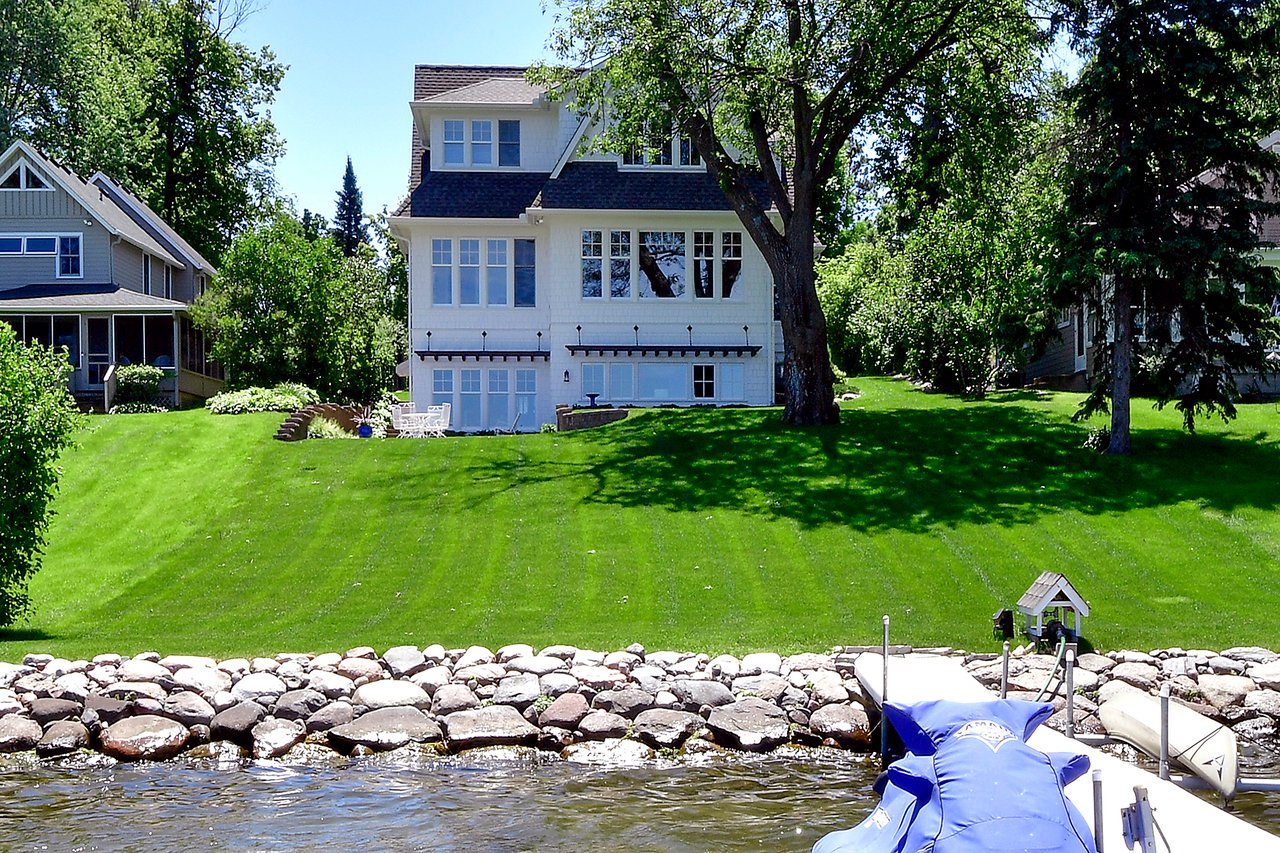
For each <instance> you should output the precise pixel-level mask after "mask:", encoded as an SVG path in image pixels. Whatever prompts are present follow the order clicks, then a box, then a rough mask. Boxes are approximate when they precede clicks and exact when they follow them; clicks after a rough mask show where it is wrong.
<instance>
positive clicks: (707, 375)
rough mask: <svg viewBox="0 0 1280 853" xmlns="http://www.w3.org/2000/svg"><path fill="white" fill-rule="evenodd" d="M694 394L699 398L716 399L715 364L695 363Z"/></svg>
mask: <svg viewBox="0 0 1280 853" xmlns="http://www.w3.org/2000/svg"><path fill="white" fill-rule="evenodd" d="M693 396H694V398H695V399H698V400H714V399H715V396H716V366H715V365H714V364H695V365H694V366H693Z"/></svg>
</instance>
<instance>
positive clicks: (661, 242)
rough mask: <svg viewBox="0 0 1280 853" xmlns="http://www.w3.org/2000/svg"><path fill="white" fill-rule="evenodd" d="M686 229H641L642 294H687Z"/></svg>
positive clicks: (658, 295) (676, 296)
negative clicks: (685, 268)
mask: <svg viewBox="0 0 1280 853" xmlns="http://www.w3.org/2000/svg"><path fill="white" fill-rule="evenodd" d="M684 287H685V270H684V232H683V231H641V232H640V297H641V298H642V299H643V298H647V297H657V298H659V299H676V298H679V297H681V296H683V295H684Z"/></svg>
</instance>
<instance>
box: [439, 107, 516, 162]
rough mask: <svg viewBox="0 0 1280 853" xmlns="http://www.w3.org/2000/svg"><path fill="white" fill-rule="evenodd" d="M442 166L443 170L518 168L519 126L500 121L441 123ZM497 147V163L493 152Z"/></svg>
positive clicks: (454, 121)
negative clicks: (445, 167) (495, 134)
mask: <svg viewBox="0 0 1280 853" xmlns="http://www.w3.org/2000/svg"><path fill="white" fill-rule="evenodd" d="M443 124H444V126H443V130H444V138H443V145H444V164H445V165H446V166H464V167H465V166H475V167H478V168H490V167H492V166H495V165H496V166H504V167H515V166H519V165H520V122H519V120H517V119H503V120H501V121H498V122H496V124H497V126H498V128H497V136H496V137H495V136H494V124H495V122H494V120H493V119H467V120H464V119H452V118H450V119H445V120H444V123H443ZM495 146H496V147H497V159H496V160H495V159H494V148H495Z"/></svg>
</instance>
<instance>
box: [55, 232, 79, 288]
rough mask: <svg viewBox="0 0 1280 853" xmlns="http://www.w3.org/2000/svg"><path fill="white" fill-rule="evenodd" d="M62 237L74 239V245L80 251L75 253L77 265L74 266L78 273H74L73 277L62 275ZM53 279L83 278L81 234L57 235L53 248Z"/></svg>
mask: <svg viewBox="0 0 1280 853" xmlns="http://www.w3.org/2000/svg"><path fill="white" fill-rule="evenodd" d="M64 237H75V238H76V245H77V246H79V247H80V251H78V252H77V253H76V256H77V259H78V261H79V263H78V264H76V266H77V268H78V269H79V270H80V272H78V273H76V274H75V275H63V274H62V239H63V238H64ZM53 277H54V278H60V279H64V280H65V279H81V278H84V234H83V233H76V234H59V235H58V244H57V246H56V247H55V251H54V253H53Z"/></svg>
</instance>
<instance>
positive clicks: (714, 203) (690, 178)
mask: <svg viewBox="0 0 1280 853" xmlns="http://www.w3.org/2000/svg"><path fill="white" fill-rule="evenodd" d="M754 189H755V191H756V193H757V194H758V195H759V197H760V198H763V199H765V200H766V201H767V199H768V197H769V196H768V194H767V193H765V192H763V187H762V186H761V187H757V188H754ZM537 206H539V207H543V208H547V209H555V208H565V209H573V210H732V209H733V207H732V206H731V205H730V204H729V200H728V199H727V198H725V194H724V191H723V190H721V189H720V186H719V185H718V184H717V183H716V181H715V178H713V177H711V175H710V174H709V173H707V172H704V171H700V170H688V171H674V170H673V171H662V170H657V169H654V170H648V169H637V170H634V171H633V170H629V169H627V170H622V169H619V168H618V166H617V164H615V163H570V164H568V165H567V166H565V167H564V170H563V171H562V172H561V173H560V177H559V178H557V179H556V180H554V181H549V182H548V183H547V186H546V188H545V189H543V191H542V196H541V198H540V199H539V204H538V205H537Z"/></svg>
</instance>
